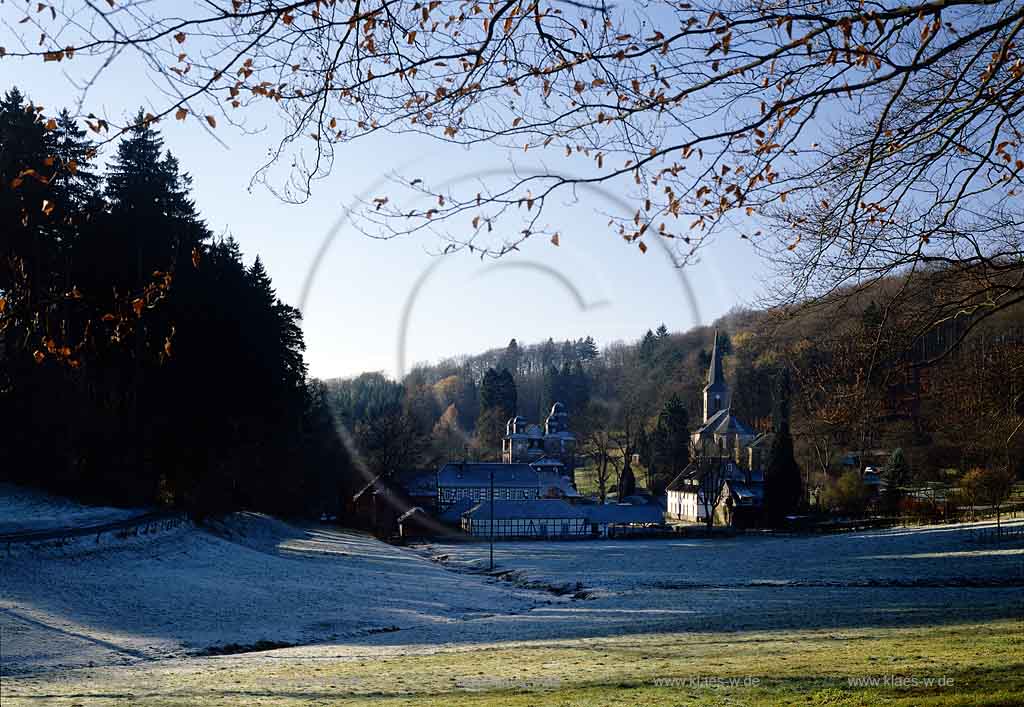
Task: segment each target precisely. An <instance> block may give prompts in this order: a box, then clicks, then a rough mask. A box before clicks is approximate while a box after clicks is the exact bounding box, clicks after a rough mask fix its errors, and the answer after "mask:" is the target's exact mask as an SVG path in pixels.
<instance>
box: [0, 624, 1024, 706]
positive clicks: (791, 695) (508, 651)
mask: <svg viewBox="0 0 1024 707" xmlns="http://www.w3.org/2000/svg"><path fill="white" fill-rule="evenodd" d="M420 650H422V651H423V652H421V653H419V654H411V655H410V654H406V655H401V656H399V655H392V656H388V655H387V654H379V653H373V654H368V653H365V652H364V653H362V654H360V652H359V650H358V649H341V648H340V647H338V646H309V647H305V648H295V649H287V650H284V651H276V652H273V653H263V654H249V655H245V656H232V657H225V658H205V659H196V660H191V661H186V662H182V663H173V664H159V663H149V664H140V665H136V666H133V667H130V668H121V669H79V670H76V671H71V672H67V673H63V674H62V675H61V676H60V678H55V676H49V677H40V678H36V679H29V678H25V679H5V681H4V686H3V693H2V698H3V704H4V705H5V706H7V705H22V704H48V705H49V704H54V705H90V706H92V705H129V704H130V705H142V706H147V707H157V706H160V707H166V706H170V705H182V706H184V705H271V704H273V705H305V704H318V705H381V706H391V705H395V706H398V705H424V706H427V705H429V706H431V707H441V706H442V705H456V704H457V705H475V706H479V707H492V706H493V707H498V706H504V705H511V706H520V705H521V706H522V707H527V706H529V705H559V706H562V707H598V706H601V707H604V706H613V705H615V706H618V705H622V706H626V705H650V706H652V707H680V706H682V705H722V704H732V705H756V706H758V707H760V706H764V707H768V706H769V705H771V706H775V705H829V706H846V705H849V706H854V705H857V706H864V707H869V706H873V705H906V706H908V707H909V706H910V705H929V706H931V705H934V706H940V705H941V706H945V705H964V706H967V705H988V706H993V707H994V706H996V705H1004V706H1009V705H1020V704H1022V700H1024V697H1022V696H1024V623H1022V622H1021V621H1020V620H1002V621H993V622H985V623H980V624H976V623H972V624H962V625H947V626H940V627H909V628H899V629H894V628H864V629H855V630H847V629H843V630H834V631H797V632H744V633H687V634H652V635H642V636H630V637H615V638H606V639H593V640H587V641H569V642H565V641H561V642H535V643H525V644H510V645H502V644H496V645H491V646H486V647H474V648H467V647H460V648H458V649H454V650H443V649H442V650H438V649H420ZM865 678H866V679H869V680H876V681H885V680H886V679H888V680H889V681H890V683H894V682H896V681H903V684H902V685H899V684H889V685H884V684H880V685H878V686H875V687H863V686H860V685H857V684H854V685H851V684H850V680H851V679H865ZM914 680H916V681H917V684H916V685H914V684H912V683H913V681H914ZM927 681H932V684H931V685H930V686H929V685H926V684H925V683H926V682H927ZM659 682H660V684H659ZM907 683H911V684H909V685H908V684H907Z"/></svg>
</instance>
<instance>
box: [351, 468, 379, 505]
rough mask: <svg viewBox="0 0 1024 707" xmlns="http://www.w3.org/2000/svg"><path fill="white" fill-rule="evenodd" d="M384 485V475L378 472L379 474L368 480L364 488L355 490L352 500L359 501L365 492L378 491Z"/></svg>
mask: <svg viewBox="0 0 1024 707" xmlns="http://www.w3.org/2000/svg"><path fill="white" fill-rule="evenodd" d="M384 487H385V484H384V480H383V478H382V475H381V474H377V476H374V477H373V478H372V479H370V480H369V481H368V482H366V484H364V485H363V487H362V488H360V489H359V490H358V491H356V492H355V495H353V496H352V500H353V501H358V500H359V499H360V498H361V497H362V496H363V494H367V493H376V492H377V491H378V490H379V489H381V488H384Z"/></svg>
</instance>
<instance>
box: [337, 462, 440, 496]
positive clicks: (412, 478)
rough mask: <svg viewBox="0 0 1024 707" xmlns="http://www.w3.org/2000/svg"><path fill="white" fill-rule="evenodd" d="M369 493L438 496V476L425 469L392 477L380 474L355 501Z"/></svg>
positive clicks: (407, 471) (364, 487) (361, 491)
mask: <svg viewBox="0 0 1024 707" xmlns="http://www.w3.org/2000/svg"><path fill="white" fill-rule="evenodd" d="M368 493H374V494H377V493H398V494H407V495H409V496H436V495H437V475H436V474H435V473H434V472H433V471H429V470H425V469H409V470H406V471H398V472H395V473H394V474H393V475H391V476H384V474H378V475H377V476H375V477H373V478H372V479H370V481H368V482H367V483H366V484H364V485H363V487H362V488H360V489H359V490H358V491H356V493H355V495H354V496H352V500H353V501H358V500H359V499H360V498H362V496H363V495H364V494H368Z"/></svg>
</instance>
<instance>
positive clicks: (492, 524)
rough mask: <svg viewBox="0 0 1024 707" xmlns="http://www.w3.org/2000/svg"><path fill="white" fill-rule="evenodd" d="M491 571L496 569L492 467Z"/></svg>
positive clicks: (492, 472) (492, 478) (492, 474)
mask: <svg viewBox="0 0 1024 707" xmlns="http://www.w3.org/2000/svg"><path fill="white" fill-rule="evenodd" d="M490 534H491V572H493V571H494V469H491V533H490Z"/></svg>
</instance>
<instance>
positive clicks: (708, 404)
mask: <svg viewBox="0 0 1024 707" xmlns="http://www.w3.org/2000/svg"><path fill="white" fill-rule="evenodd" d="M728 407H729V386H727V385H726V384H725V375H724V373H723V371H722V347H721V346H719V344H718V330H717V329H715V343H714V345H713V346H712V347H711V364H710V365H709V366H708V384H707V385H706V386H704V421H705V422H707V421H708V420H709V419H710V418H711V416H712V415H714V414H715V413H717V412H718V411H719V410H724V409H725V408H728Z"/></svg>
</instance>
